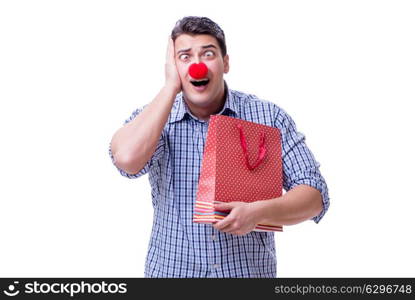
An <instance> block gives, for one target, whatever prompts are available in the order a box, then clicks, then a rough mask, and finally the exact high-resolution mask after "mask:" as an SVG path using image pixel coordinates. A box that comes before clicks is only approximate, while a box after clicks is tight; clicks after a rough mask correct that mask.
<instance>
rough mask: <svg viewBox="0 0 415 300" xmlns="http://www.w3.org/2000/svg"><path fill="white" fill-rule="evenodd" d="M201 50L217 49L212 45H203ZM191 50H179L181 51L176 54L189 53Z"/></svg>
mask: <svg viewBox="0 0 415 300" xmlns="http://www.w3.org/2000/svg"><path fill="white" fill-rule="evenodd" d="M201 48H202V49H208V48H215V49H217V47H216V46H215V45H213V44H209V45H204V46H202V47H201ZM191 49H192V48H187V49H181V50H179V51H177V54H180V53H186V52H189V51H190V50H191Z"/></svg>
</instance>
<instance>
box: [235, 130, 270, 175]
mask: <svg viewBox="0 0 415 300" xmlns="http://www.w3.org/2000/svg"><path fill="white" fill-rule="evenodd" d="M237 127H238V129H239V137H240V139H241V147H242V151H243V153H244V156H245V164H246V167H247V168H248V169H249V170H253V169H255V168H256V167H258V166H259V165H260V164H261V163H262V162H263V161H264V158H265V154H266V152H267V150H266V149H265V133H264V132H261V137H260V138H259V149H258V158H257V160H256V162H255V163H254V165H251V163H250V162H249V157H248V146H247V144H246V138H245V135H244V131H243V129H242V125H240V124H238V125H237Z"/></svg>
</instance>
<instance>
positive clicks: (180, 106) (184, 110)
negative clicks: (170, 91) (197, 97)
mask: <svg viewBox="0 0 415 300" xmlns="http://www.w3.org/2000/svg"><path fill="white" fill-rule="evenodd" d="M225 94H226V100H225V105H224V106H223V109H222V110H221V111H220V112H219V113H218V115H222V114H225V112H226V111H227V110H229V111H231V112H233V113H235V114H236V115H238V113H239V111H238V107H237V103H236V101H235V98H234V95H233V93H232V91H231V90H229V89H228V85H227V84H226V81H225ZM186 115H187V116H190V117H193V118H195V117H194V116H193V115H192V114H191V113H190V111H189V108H188V107H187V105H186V103H185V101H184V97H183V93H180V94H179V95H177V97H176V101H175V103H174V105H173V108H172V111H171V114H170V118H169V121H168V122H169V123H174V122H178V121H181V120H182V119H183V118H185V117H186Z"/></svg>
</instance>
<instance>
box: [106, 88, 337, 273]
mask: <svg viewBox="0 0 415 300" xmlns="http://www.w3.org/2000/svg"><path fill="white" fill-rule="evenodd" d="M226 94H227V98H226V102H225V105H224V107H223V109H222V111H221V112H220V113H219V114H223V115H227V116H231V117H235V118H239V119H243V120H247V121H251V122H256V123H259V124H264V125H268V126H273V127H276V128H279V129H280V130H281V134H282V155H283V180H284V184H283V186H284V189H285V190H286V191H288V190H290V189H292V188H293V187H295V186H296V185H299V184H306V185H309V186H312V187H314V188H316V189H318V190H319V191H320V192H321V195H322V198H323V207H324V209H323V210H322V211H321V213H320V214H319V215H318V216H316V217H314V218H313V220H314V221H315V222H316V223H317V222H319V220H320V219H321V218H322V217H323V215H324V214H325V212H326V211H327V209H328V207H329V196H328V190H327V186H326V183H325V180H324V178H323V177H322V176H321V174H320V172H319V163H318V162H317V161H316V160H315V159H314V157H313V154H312V153H311V152H310V150H309V149H308V148H307V146H306V144H305V137H304V135H303V134H301V133H300V132H297V130H296V126H295V123H294V121H293V120H292V119H291V117H290V116H289V115H288V114H287V113H286V112H285V111H284V110H282V109H281V108H279V107H278V106H277V105H275V104H273V103H271V102H268V101H264V100H260V99H258V98H257V97H256V96H254V95H249V94H245V93H241V92H238V91H234V90H230V89H227V88H226ZM144 107H145V106H144ZM144 107H142V108H140V109H137V110H135V111H134V112H133V113H132V115H131V116H130V118H129V119H128V120H126V121H125V123H128V122H129V121H131V120H133V119H134V118H135V117H136V116H137V115H138V114H139V113H140V112H141V111H142V109H143V108H144ZM208 124H209V122H205V121H202V120H198V119H197V118H196V117H195V116H193V115H192V114H191V113H190V111H189V109H188V107H187V105H186V104H185V102H184V100H183V96H182V94H181V93H180V94H178V95H177V97H176V99H175V102H174V104H173V107H172V110H171V113H170V115H169V118H168V120H167V122H166V125H165V127H164V130H163V132H162V134H161V136H160V140H159V143H158V145H157V147H156V150H155V152H154V154H153V157H152V158H151V159H150V160H149V161H148V162H147V164H146V165H145V166H144V168H143V169H142V170H141V171H140V172H138V173H137V174H134V175H130V174H127V173H126V172H124V171H123V170H121V169H118V170H119V172H120V173H121V175H123V176H126V177H128V178H138V177H140V176H142V175H144V174H146V173H149V181H150V184H151V197H152V204H153V207H154V216H153V227H152V233H151V238H150V244H149V248H148V253H147V257H146V265H145V277H164V278H166V277H222V278H223V277H249V278H252V277H273V278H275V277H276V268H277V258H276V253H275V240H274V233H273V232H255V231H253V232H250V233H248V234H246V235H244V236H237V235H232V234H229V233H224V232H220V231H218V230H216V229H214V228H213V226H212V225H210V224H196V223H193V222H192V219H193V218H192V217H193V208H194V203H195V198H196V191H197V185H198V179H199V171H200V167H201V161H202V157H203V149H204V143H205V140H206V133H207V130H208ZM109 152H110V156H111V159H112V161H113V163H114V159H113V156H112V153H111V147H110V149H109Z"/></svg>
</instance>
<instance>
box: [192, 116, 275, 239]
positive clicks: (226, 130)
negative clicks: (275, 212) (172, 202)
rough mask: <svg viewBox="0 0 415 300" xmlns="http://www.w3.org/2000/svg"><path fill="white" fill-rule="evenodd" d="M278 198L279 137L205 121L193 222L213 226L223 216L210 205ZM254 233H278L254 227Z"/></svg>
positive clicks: (240, 124) (269, 130)
mask: <svg viewBox="0 0 415 300" xmlns="http://www.w3.org/2000/svg"><path fill="white" fill-rule="evenodd" d="M281 195H282V159H281V134H280V131H279V129H278V128H274V127H270V126H265V125H261V124H257V123H253V122H249V121H244V120H240V119H236V118H231V117H227V116H222V115H214V116H211V117H210V122H209V128H208V133H207V138H206V144H205V149H204V153H203V161H202V168H201V172H200V177H199V184H198V190H197V196H196V203H195V208H194V214H193V221H194V222H196V223H214V222H216V221H217V220H220V219H223V218H224V217H225V216H226V215H227V213H224V212H222V211H215V210H214V202H231V201H244V202H253V201H259V200H268V199H271V198H277V197H280V196H281ZM255 231H282V226H280V225H275V224H257V226H256V227H255Z"/></svg>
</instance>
